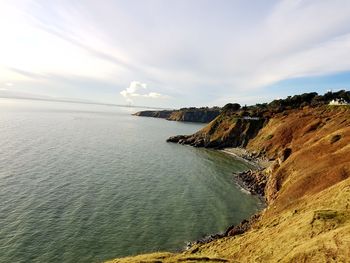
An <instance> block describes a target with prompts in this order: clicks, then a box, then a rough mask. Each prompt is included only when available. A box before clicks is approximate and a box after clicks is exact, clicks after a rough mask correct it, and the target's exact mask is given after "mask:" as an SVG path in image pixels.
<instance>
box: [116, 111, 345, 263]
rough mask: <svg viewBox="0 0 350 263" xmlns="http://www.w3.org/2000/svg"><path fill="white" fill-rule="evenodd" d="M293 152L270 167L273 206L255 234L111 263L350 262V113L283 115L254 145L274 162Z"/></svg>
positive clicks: (265, 214)
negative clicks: (288, 152)
mask: <svg viewBox="0 0 350 263" xmlns="http://www.w3.org/2000/svg"><path fill="white" fill-rule="evenodd" d="M225 125H226V126H227V123H226V124H225ZM226 126H225V127H224V126H222V127H219V128H218V130H217V133H216V134H215V136H216V135H218V134H219V133H222V134H224V131H225V129H229V128H230V127H229V126H227V127H226ZM206 129H207V132H208V131H209V128H208V127H207V128H205V129H204V130H206ZM287 147H288V148H290V149H291V150H292V154H291V155H290V156H289V157H288V158H287V160H285V161H283V162H282V161H281V160H280V161H276V162H275V164H274V165H273V168H272V167H270V169H267V170H266V173H267V174H269V176H270V177H269V182H268V187H267V194H268V196H267V197H268V201H269V204H268V208H267V209H266V210H265V211H264V212H263V215H262V217H261V220H260V221H258V222H257V223H256V224H255V225H254V226H253V228H252V229H251V230H250V231H248V232H246V233H244V234H242V235H240V236H235V237H226V238H222V239H219V240H216V241H213V242H210V243H207V244H204V245H198V246H195V247H192V248H191V249H190V250H188V251H185V252H183V253H179V254H171V253H155V254H147V255H141V256H137V257H129V258H123V259H115V260H113V261H111V262H350V178H349V176H350V108H349V107H321V108H318V109H311V108H305V109H303V110H292V111H290V112H289V113H288V114H286V113H283V114H279V115H277V116H275V117H274V118H273V119H271V120H270V121H269V123H268V125H266V126H265V127H264V128H263V129H262V130H261V131H260V132H259V134H258V135H257V136H256V137H255V138H254V139H253V140H251V141H250V142H249V144H248V146H247V148H248V149H249V150H251V151H253V150H254V151H259V150H262V149H263V150H265V151H266V154H267V155H268V156H270V157H272V156H273V157H275V158H278V157H279V156H281V153H282V152H283V150H284V149H285V148H287Z"/></svg>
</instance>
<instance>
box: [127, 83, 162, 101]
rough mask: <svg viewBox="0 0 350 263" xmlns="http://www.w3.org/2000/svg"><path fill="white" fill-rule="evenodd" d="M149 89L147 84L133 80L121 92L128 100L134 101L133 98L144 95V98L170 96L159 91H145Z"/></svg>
mask: <svg viewBox="0 0 350 263" xmlns="http://www.w3.org/2000/svg"><path fill="white" fill-rule="evenodd" d="M146 90H147V84H146V83H141V82H139V81H132V82H131V83H130V85H129V87H128V88H127V89H125V90H122V91H121V92H120V94H121V95H122V96H123V97H124V98H125V99H126V101H127V102H129V103H132V102H133V100H132V98H135V97H143V98H152V99H164V98H168V97H169V96H166V95H162V94H160V93H157V92H148V93H147V92H145V91H146Z"/></svg>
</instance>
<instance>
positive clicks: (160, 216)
mask: <svg viewBox="0 0 350 263" xmlns="http://www.w3.org/2000/svg"><path fill="white" fill-rule="evenodd" d="M134 111H137V109H130V108H118V107H108V106H96V105H84V104H81V105H80V104H69V103H58V102H40V101H25V100H9V99H0V134H1V137H0V262H100V261H103V260H106V259H110V258H114V257H120V256H125V255H130V254H136V253H140V252H150V251H157V250H177V249H181V248H182V247H184V246H185V244H186V241H190V240H195V239H198V238H200V237H202V236H203V235H205V234H208V233H215V232H219V231H224V230H225V228H226V227H227V226H229V225H230V224H232V223H237V222H239V221H240V220H242V219H243V218H246V217H247V216H249V215H251V214H252V213H254V212H255V211H257V210H258V209H259V208H260V206H261V204H260V203H259V201H258V200H257V199H256V198H255V197H252V196H250V195H247V194H245V193H243V192H241V191H240V190H239V189H237V188H236V187H235V185H234V184H233V183H232V175H231V174H232V172H233V171H240V170H244V169H247V168H249V167H247V164H245V163H242V162H239V161H236V160H234V159H232V158H231V157H229V156H226V155H224V154H223V153H219V152H214V151H208V150H204V149H196V148H191V147H187V146H181V145H176V144H169V143H166V142H165V139H166V138H167V137H169V136H171V135H176V134H189V133H193V132H194V131H196V130H198V129H199V128H201V125H198V124H188V123H187V124H186V123H180V122H169V121H165V120H160V119H153V118H141V117H134V116H131V115H130V113H132V112H134Z"/></svg>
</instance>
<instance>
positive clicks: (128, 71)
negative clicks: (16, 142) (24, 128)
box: [0, 0, 350, 106]
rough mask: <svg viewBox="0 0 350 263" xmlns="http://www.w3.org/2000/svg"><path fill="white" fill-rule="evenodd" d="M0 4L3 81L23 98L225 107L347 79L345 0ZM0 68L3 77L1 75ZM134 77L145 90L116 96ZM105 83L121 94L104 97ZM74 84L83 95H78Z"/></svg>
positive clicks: (349, 38) (348, 8)
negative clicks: (327, 78)
mask: <svg viewBox="0 0 350 263" xmlns="http://www.w3.org/2000/svg"><path fill="white" fill-rule="evenodd" d="M0 1H1V0H0ZM1 5H2V6H1V7H2V8H1V10H0V35H1V36H2V43H1V45H2V46H1V49H0V57H1V58H2V59H1V61H0V71H2V74H1V76H0V82H2V83H4V82H7V81H11V82H13V83H16V87H17V86H18V87H23V90H25V89H28V87H29V86H31V87H33V88H32V89H33V91H35V90H34V89H35V87H38V86H40V85H41V84H42V85H41V86H42V87H44V86H45V89H47V90H48V91H47V93H50V92H49V90H50V89H52V92H53V93H55V94H60V95H61V96H64V97H70V96H72V95H73V96H81V97H82V98H86V99H94V98H96V96H95V95H96V94H101V101H102V100H105V101H110V100H112V99H114V100H116V101H115V102H116V103H121V102H122V101H123V100H127V101H128V102H132V101H133V100H137V102H138V103H140V104H143V105H150V104H152V105H154V104H157V103H158V104H157V105H158V106H159V105H161V104H162V103H163V105H162V106H175V105H176V106H185V105H183V104H184V103H186V104H187V105H191V104H192V105H193V104H196V105H199V104H213V103H214V104H216V101H217V102H218V105H222V104H224V103H226V102H229V101H230V100H232V98H233V99H235V98H236V97H242V98H243V97H246V98H245V101H249V102H250V101H253V100H256V99H255V98H250V97H249V96H248V95H249V94H251V93H254V95H256V97H257V98H259V97H262V94H263V93H264V91H265V90H267V89H270V88H271V85H273V84H275V83H278V82H280V81H283V80H286V79H291V78H296V77H311V76H323V75H326V74H333V73H337V72H342V71H350V52H348V51H349V49H350V27H349V26H348V25H349V24H350V1H349V0H318V1H314V0H303V1H301V0H280V1H276V0H265V1H258V0H257V1H254V4H252V3H251V1H244V0H237V1H230V0H222V1H218V2H214V1H201V0H177V1H169V3H167V4H166V5H164V3H163V1H162V0H154V1H142V2H140V1H136V0H130V1H112V0H106V1H105V3H104V5H101V4H99V3H97V2H96V1H85V2H84V3H83V4H82V3H78V2H74V3H72V1H69V0H62V1H58V2H52V1H50V2H48V1H44V0H25V1H23V0H13V1H8V3H6V4H1ZM198 5H200V6H201V9H200V10H198ZM2 68H6V69H8V71H10V72H9V73H7V74H6V75H5V74H4V73H3V72H4V71H3V70H1V69H2ZM58 75H59V76H62V77H65V76H66V78H67V76H68V78H69V76H70V75H74V76H76V78H80V79H81V78H89V79H90V78H91V81H90V82H91V83H95V85H94V86H93V85H92V84H91V85H86V84H85V83H84V85H78V83H76V82H75V81H73V82H72V81H64V83H61V82H60V87H57V88H56V86H58V85H57V79H56V78H54V77H52V76H58ZM20 78H21V79H22V80H23V81H22V82H19V79H20ZM68 78H67V79H68ZM134 79H142V80H143V81H144V82H146V83H147V84H148V85H146V84H145V83H141V82H137V81H133V82H131V83H130V85H129V87H128V88H126V89H124V90H123V91H121V92H120V90H121V89H123V88H122V87H127V86H128V84H129V82H130V80H134ZM24 81H25V82H24ZM44 81H45V85H43V83H44ZM106 82H107V83H113V84H114V85H115V86H114V90H113V92H114V94H117V93H118V92H120V94H121V95H122V96H119V97H118V98H115V97H113V96H111V95H110V94H111V93H112V92H108V93H107V92H106V93H103V92H104V89H103V88H101V87H102V86H105V85H104V83H106ZM19 84H20V85H19ZM61 84H62V85H61ZM73 84H74V85H75V86H77V87H78V86H79V87H84V88H81V89H80V90H79V94H78V92H76V89H72V88H71V86H73ZM148 86H149V87H160V88H159V89H158V88H157V90H153V89H152V90H149V88H148ZM53 87H55V88H53ZM283 88H284V89H286V87H282V86H281V89H283ZM54 89H56V90H54ZM42 90H43V93H45V92H46V91H45V90H44V88H42ZM92 90H93V92H92ZM35 92H36V91H35ZM89 94H94V95H89ZM162 94H169V95H171V100H168V101H164V100H161V98H168V97H167V96H165V95H162ZM89 96H90V97H89ZM155 99H159V100H155ZM264 99H265V98H264ZM267 100H268V99H267ZM165 103H169V105H165ZM170 103H171V104H170Z"/></svg>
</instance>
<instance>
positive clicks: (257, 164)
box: [184, 147, 272, 252]
mask: <svg viewBox="0 0 350 263" xmlns="http://www.w3.org/2000/svg"><path fill="white" fill-rule="evenodd" d="M216 151H220V152H223V153H225V154H227V155H229V156H231V157H233V158H235V159H237V160H239V161H242V162H246V163H249V164H250V165H252V166H253V167H254V168H253V169H248V170H244V171H242V172H238V173H232V174H233V182H234V183H235V184H236V185H237V186H238V187H240V188H241V189H242V191H244V192H246V193H247V194H251V195H255V196H257V197H259V199H260V201H261V202H262V203H263V205H264V207H263V208H262V209H261V210H260V211H258V212H257V213H255V214H253V215H251V216H250V217H249V218H247V219H243V220H242V221H241V222H240V223H238V224H234V225H230V226H228V227H227V228H226V230H225V231H224V232H219V233H213V234H208V235H206V236H204V237H202V238H200V239H197V240H194V241H189V242H188V243H187V245H186V247H185V249H184V250H185V251H188V250H190V249H191V248H192V247H193V246H195V245H202V244H205V243H209V242H212V241H214V240H218V239H221V238H225V237H228V236H236V235H241V234H243V233H244V232H246V231H248V230H249V229H250V228H251V226H252V225H253V223H255V222H257V221H258V220H259V218H260V216H261V213H262V211H264V209H265V208H266V206H267V203H266V199H265V194H264V188H265V185H266V180H265V182H264V185H263V186H262V187H261V185H259V183H258V182H257V181H255V180H252V178H254V175H256V174H260V173H261V171H263V170H264V169H266V168H268V167H269V166H270V165H271V163H272V162H271V161H269V160H267V158H265V157H256V156H254V154H253V153H250V152H249V151H247V150H246V149H244V148H241V147H230V148H224V149H220V150H216ZM264 179H266V178H264ZM256 188H258V189H259V190H258V191H257V190H256ZM191 252H192V251H191Z"/></svg>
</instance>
